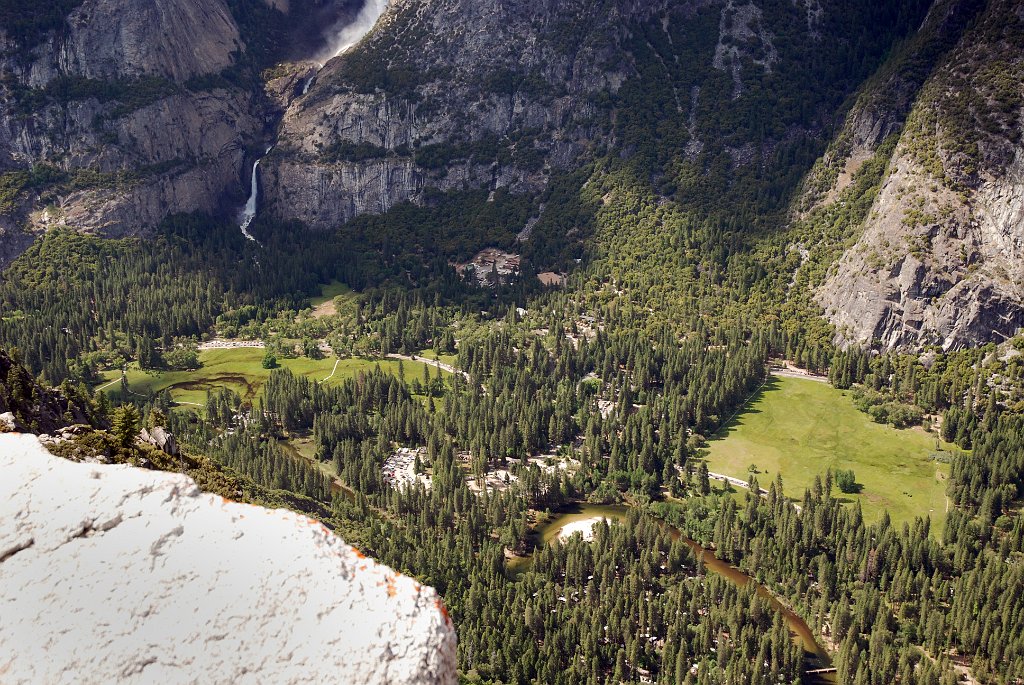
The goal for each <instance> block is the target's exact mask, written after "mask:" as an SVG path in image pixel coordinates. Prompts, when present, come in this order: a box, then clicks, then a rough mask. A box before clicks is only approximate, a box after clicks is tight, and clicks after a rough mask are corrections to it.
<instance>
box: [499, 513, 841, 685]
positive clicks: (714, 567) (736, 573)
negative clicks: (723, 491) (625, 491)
mask: <svg viewBox="0 0 1024 685" xmlns="http://www.w3.org/2000/svg"><path fill="white" fill-rule="evenodd" d="M628 511H629V507H626V506H622V505H591V504H584V505H577V506H576V507H574V508H572V509H570V510H566V511H563V512H560V513H558V514H556V515H555V517H554V518H553V519H551V521H549V522H548V523H546V524H544V525H543V526H541V527H540V528H539V529H538V530H537V531H536V534H537V537H538V538H539V543H540V544H548V543H550V542H551V541H552V540H554V539H555V538H557V537H558V536H559V535H560V534H561V533H562V532H563V530H566V529H567V528H568V530H580V529H582V528H584V527H586V522H588V521H596V520H598V519H602V518H603V519H607V520H609V521H623V520H625V519H626V515H627V512H628ZM664 525H665V527H666V528H668V529H669V532H670V533H671V535H672V537H673V538H674V539H682V540H683V542H685V543H686V544H687V545H689V547H690V549H692V550H693V552H694V555H695V556H697V557H698V558H699V559H701V561H703V563H704V567H705V568H706V569H707V570H709V571H711V572H712V573H716V574H718V575H720V576H722V577H723V578H726V579H727V580H729V581H730V582H732V583H733V584H734V585H737V586H739V587H745V586H746V585H748V584H749V583H754V585H755V586H756V589H757V594H758V595H760V596H761V597H762V598H763V599H765V600H766V601H767V602H768V603H769V604H770V605H771V607H772V608H773V609H775V610H776V611H778V612H780V613H781V614H782V617H783V618H784V619H785V621H786V625H787V627H789V631H790V633H791V634H792V635H793V641H794V642H795V643H796V644H799V645H800V646H801V647H803V650H804V652H805V654H806V655H807V658H806V660H805V670H814V669H819V668H827V667H830V666H831V665H832V661H831V658H830V657H829V654H828V652H827V651H826V650H825V648H824V647H823V646H822V645H821V644H819V643H818V641H817V639H816V638H815V636H814V631H812V630H811V627H810V626H808V625H807V622H806V621H804V620H803V619H802V618H800V616H798V615H797V614H796V612H794V611H793V610H792V609H790V608H789V607H787V606H786V605H785V604H783V603H782V602H781V601H780V600H779V599H778V597H776V596H775V595H774V594H773V593H772V592H771V590H769V589H768V588H766V587H765V586H764V585H762V584H760V583H758V582H757V581H756V580H754V579H753V578H751V577H750V576H748V575H747V574H746V573H744V572H743V571H741V570H739V569H738V568H736V567H735V566H732V565H730V564H728V563H726V562H724V561H722V560H721V559H719V558H718V557H716V556H715V553H714V551H712V550H710V549H707V548H705V547H703V546H701V545H700V543H698V542H695V541H694V540H691V539H689V538H687V537H685V536H684V535H683V534H682V533H681V532H680V531H679V530H678V529H677V528H675V527H674V526H670V525H669V524H667V523H665V524H664ZM532 562H533V557H532V556H531V557H514V558H512V559H510V560H509V564H508V566H509V569H510V570H512V571H514V572H519V571H522V570H525V569H527V568H528V567H529V566H530V564H532ZM803 682H804V683H807V684H809V685H816V684H818V685H824V684H828V685H834V684H835V682H836V680H835V675H834V674H831V673H829V674H813V675H805V676H804V678H803Z"/></svg>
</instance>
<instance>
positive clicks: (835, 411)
mask: <svg viewBox="0 0 1024 685" xmlns="http://www.w3.org/2000/svg"><path fill="white" fill-rule="evenodd" d="M709 447H710V454H709V455H708V457H707V463H708V469H709V470H711V471H712V472H715V473H722V474H725V475H728V476H733V477H735V478H741V479H743V480H747V479H748V473H749V471H748V469H749V467H750V466H751V465H752V464H753V465H756V466H757V468H758V471H759V473H758V475H757V478H758V481H759V482H760V484H761V486H762V487H767V485H768V484H769V483H770V482H771V481H772V480H774V479H775V476H776V474H781V475H782V479H783V487H784V491H785V493H786V495H787V496H789V497H791V498H794V499H797V500H799V499H802V497H803V493H804V490H805V489H806V488H809V487H810V486H811V485H812V484H813V482H814V477H815V476H817V475H821V476H823V475H824V473H825V471H826V470H827V469H832V470H833V471H836V470H838V469H852V470H853V471H854V472H855V474H856V477H857V483H858V484H859V486H860V487H861V490H860V492H859V493H856V494H846V493H842V492H840V491H839V488H838V487H837V486H836V487H834V488H833V494H834V495H835V496H836V497H840V498H843V499H845V500H847V501H849V502H852V501H853V500H854V499H857V500H860V503H861V507H862V508H863V510H864V516H865V519H867V520H868V521H877V520H878V519H879V518H880V517H881V515H882V512H883V511H884V510H886V509H887V510H888V511H889V515H890V516H891V518H892V520H893V521H897V522H901V521H910V520H913V518H914V517H915V516H925V515H928V516H931V519H932V524H933V530H934V531H936V532H939V531H941V530H942V526H943V525H944V523H945V519H946V506H947V505H946V495H945V493H946V478H947V476H948V474H949V466H948V464H944V463H941V462H939V461H936V460H934V459H932V455H933V454H935V453H936V437H935V435H934V434H929V433H926V432H925V431H924V430H923V429H920V428H915V429H905V430H896V429H894V428H892V427H890V426H886V425H882V424H878V423H874V422H873V421H872V420H871V419H870V418H869V417H868V416H867V415H866V414H864V413H863V412H860V411H858V410H857V408H856V407H854V405H853V402H852V400H851V399H850V397H848V396H847V394H846V393H844V392H842V391H840V390H836V389H835V388H833V387H831V386H829V385H828V384H826V383H820V382H817V381H813V380H806V379H799V378H781V377H773V378H772V379H770V380H769V381H768V383H766V384H765V386H764V387H763V388H762V389H761V391H759V392H758V393H757V394H756V395H755V397H754V398H752V399H751V401H750V402H749V403H748V404H747V406H746V407H745V408H744V409H743V411H741V412H740V413H739V414H737V416H736V417H735V418H733V419H732V421H730V422H729V423H728V424H727V425H726V426H725V428H724V429H723V430H722V431H720V432H719V434H718V435H716V436H714V438H713V439H712V440H710V441H709ZM946 447H948V446H945V445H943V446H942V448H943V449H945V448H946Z"/></svg>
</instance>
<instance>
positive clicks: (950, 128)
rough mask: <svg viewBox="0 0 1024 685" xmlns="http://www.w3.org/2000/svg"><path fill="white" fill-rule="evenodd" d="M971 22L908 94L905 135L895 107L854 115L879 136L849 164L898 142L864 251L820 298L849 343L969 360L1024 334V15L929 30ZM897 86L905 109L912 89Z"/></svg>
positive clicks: (857, 147) (983, 11)
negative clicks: (965, 355) (958, 353)
mask: <svg viewBox="0 0 1024 685" xmlns="http://www.w3.org/2000/svg"><path fill="white" fill-rule="evenodd" d="M965 12H972V13H974V14H976V15H977V19H976V22H975V24H974V25H973V27H972V28H971V29H970V30H969V31H967V32H966V33H965V34H964V35H963V36H962V37H960V38H959V40H958V41H957V42H956V43H955V44H954V46H953V47H952V49H951V50H950V51H949V52H948V53H947V54H945V55H944V56H943V57H941V58H940V59H939V60H938V62H937V64H936V65H935V66H934V68H933V70H932V71H931V72H929V76H928V78H927V79H926V80H925V81H923V83H921V84H920V85H919V86H918V85H917V84H913V83H911V84H909V85H910V86H911V88H910V89H909V90H910V92H912V93H913V96H912V98H911V99H910V102H911V103H912V107H910V108H909V114H908V115H906V116H905V125H902V124H903V118H901V117H900V116H899V115H900V113H901V110H902V109H903V107H894V106H892V104H891V101H890V103H889V106H888V107H885V108H878V107H862V108H860V109H858V110H857V111H855V114H854V116H853V117H851V124H853V127H852V128H853V130H854V131H868V132H869V133H868V134H867V135H861V136H859V138H858V137H856V136H855V137H853V141H854V144H853V145H851V146H850V147H849V148H847V151H846V155H845V157H844V159H845V160H846V163H847V164H849V165H852V166H854V167H855V166H856V164H857V163H858V160H863V159H866V157H867V156H869V155H870V153H871V152H872V151H873V150H874V149H875V148H877V146H878V144H879V143H880V142H881V139H882V138H883V137H884V136H885V135H887V134H888V132H891V131H894V130H895V131H899V142H898V144H897V145H896V147H895V151H894V153H893V155H892V157H891V159H890V161H889V168H888V171H887V175H886V178H885V180H884V183H883V185H882V187H881V189H880V191H879V192H878V195H877V197H876V198H875V200H874V204H873V206H872V209H871V212H870V214H869V216H868V217H867V220H866V222H865V224H864V226H863V230H862V231H861V233H860V235H859V237H858V239H857V240H856V243H855V244H854V245H852V247H850V248H849V249H848V250H847V251H846V253H845V254H844V255H843V257H842V258H841V260H840V261H839V262H838V264H837V265H835V266H834V268H833V269H832V270H831V272H830V274H829V277H828V278H827V280H826V281H825V283H824V284H823V285H822V287H821V288H820V289H819V291H818V294H817V297H818V300H819V302H820V303H821V304H822V306H823V307H824V308H825V310H826V314H827V316H828V317H829V319H830V320H831V321H832V322H833V323H834V324H835V325H836V328H837V331H838V338H839V341H840V342H841V343H874V344H877V345H880V346H881V347H883V348H887V349H891V348H917V347H921V346H923V345H940V346H941V347H943V348H944V349H958V348H962V347H965V346H969V345H972V344H977V343H979V342H988V341H995V342H999V341H1002V340H1004V339H1006V338H1007V337H1009V336H1012V335H1014V334H1015V333H1016V332H1017V331H1018V330H1019V329H1020V328H1021V327H1024V146H1022V144H1021V136H1022V133H1024V125H1022V120H1021V113H1022V106H1024V59H1022V57H1021V55H1022V49H1024V42H1022V36H1024V9H1022V8H1021V7H1020V6H1019V5H1016V4H1015V3H1011V2H1004V1H1002V0H994V1H993V2H990V3H988V4H987V6H986V5H985V4H984V3H967V2H960V3H948V2H947V3H939V4H937V5H936V7H934V8H933V10H932V16H931V17H930V19H931V20H932V22H933V23H934V24H935V25H936V26H938V27H939V29H940V30H941V26H942V25H944V24H946V25H948V22H947V20H948V19H949V18H955V20H956V21H957V22H960V23H962V22H963V21H964V17H963V16H962V15H963V13H965ZM885 85H886V86H889V90H888V91H887V92H889V93H895V94H897V96H899V97H900V98H901V99H902V100H903V101H904V102H906V101H907V98H906V96H905V94H906V92H907V91H908V88H906V87H905V86H907V85H908V84H907V83H906V81H905V80H904V81H900V80H899V79H890V80H889V81H888V82H886V84H885ZM892 86H896V87H892ZM900 86H904V87H903V88H900ZM914 86H917V87H914ZM868 99H870V98H868ZM894 120H895V121H896V123H897V125H896V126H894V125H893V121H894ZM848 177H849V175H848V174H847V175H846V176H845V178H847V179H848ZM843 178H844V177H843V176H842V175H841V177H840V181H838V182H837V185H838V184H839V183H842V179H843Z"/></svg>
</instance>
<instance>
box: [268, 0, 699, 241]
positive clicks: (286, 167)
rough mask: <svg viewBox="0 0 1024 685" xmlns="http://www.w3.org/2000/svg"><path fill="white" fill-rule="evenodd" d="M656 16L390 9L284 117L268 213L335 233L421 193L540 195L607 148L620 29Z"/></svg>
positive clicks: (506, 8)
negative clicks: (565, 171)
mask: <svg viewBox="0 0 1024 685" xmlns="http://www.w3.org/2000/svg"><path fill="white" fill-rule="evenodd" d="M658 4H659V3H623V2H613V3H605V6H604V7H600V8H597V7H594V6H593V5H592V3H582V2H578V1H572V2H554V1H552V0H548V1H547V2H508V3H505V2H500V3H499V2H471V1H470V0H432V1H430V2H421V1H419V0H392V1H391V3H390V4H389V6H388V9H387V10H386V11H385V13H384V15H383V16H382V17H381V19H380V21H379V22H378V24H377V27H376V28H375V29H374V30H373V31H372V32H371V33H370V34H369V35H368V36H367V37H366V38H365V39H364V40H363V42H362V43H361V44H360V45H359V46H358V48H357V49H355V50H353V51H352V52H351V53H348V54H345V55H343V56H341V57H339V58H337V59H334V60H331V61H330V62H328V63H327V65H326V66H325V67H324V68H323V70H322V71H320V73H319V74H318V75H317V77H316V81H315V83H314V84H313V86H312V88H311V89H310V91H309V93H308V94H307V95H306V96H305V97H303V98H300V99H299V100H297V101H296V102H295V103H293V104H292V106H291V107H290V108H289V109H288V111H287V112H286V114H285V117H284V120H283V122H282V125H281V132H280V138H279V143H278V146H277V147H276V148H275V150H274V153H273V154H272V155H271V157H270V158H269V159H268V160H267V164H266V167H265V170H264V174H263V182H264V185H265V187H266V196H267V202H268V205H269V209H270V211H271V212H272V213H273V214H275V215H277V216H278V217H281V218H297V219H301V220H303V221H305V222H307V223H308V224H310V225H313V226H317V227H323V228H327V227H334V226H337V225H338V224H340V223H341V222H343V221H344V220H346V219H349V218H351V217H352V216H354V215H356V214H361V213H365V212H373V213H377V212H383V211H386V210H387V209H388V208H389V207H391V206H393V205H394V204H395V203H397V202H401V201H404V200H410V199H411V200H417V199H419V198H420V196H421V194H422V191H423V190H424V189H425V188H427V187H431V188H436V189H439V190H450V189H464V188H476V187H479V186H481V185H486V186H488V187H490V188H491V189H494V188H498V187H507V188H510V189H512V190H513V191H519V192H524V191H531V190H532V191H536V190H539V189H540V188H542V187H543V186H544V184H545V180H546V176H547V174H548V173H550V169H551V168H552V167H555V168H564V167H566V166H568V165H569V164H570V163H571V162H572V161H574V160H577V159H578V158H579V157H580V155H581V154H582V153H583V152H584V151H586V150H588V149H590V148H591V147H592V146H594V145H595V144H597V143H599V142H600V138H601V135H600V131H599V130H597V128H596V126H595V121H594V119H595V115H596V108H595V105H594V103H593V102H591V96H593V95H595V94H597V93H599V92H602V91H614V90H615V89H616V88H617V87H618V86H619V85H620V84H621V83H622V81H623V80H624V79H625V78H626V76H627V75H628V74H629V73H630V67H629V65H628V64H624V63H621V62H618V61H616V60H615V59H614V57H616V55H617V54H618V52H617V50H616V48H617V46H616V43H617V41H619V40H620V39H621V38H622V34H623V28H622V26H623V24H624V23H627V22H630V21H634V20H637V19H639V18H641V17H644V16H649V15H650V14H651V13H652V12H654V11H655V10H656V9H657V5H658ZM685 5H688V3H680V10H683V9H686V8H685V7H684V6H685ZM573 21H575V23H576V25H573V23H572V22H573ZM499 150H502V151H504V152H506V153H507V154H505V155H502V156H501V157H503V158H502V159H498V157H499V155H498V151H499Z"/></svg>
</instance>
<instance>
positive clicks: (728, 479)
mask: <svg viewBox="0 0 1024 685" xmlns="http://www.w3.org/2000/svg"><path fill="white" fill-rule="evenodd" d="M708 478H710V479H711V480H718V481H722V482H724V483H728V484H729V485H735V486H736V487H738V488H743V489H744V490H749V489H750V483H748V482H747V481H745V480H740V479H739V478H733V477H732V476H727V475H725V474H724V473H712V472H711V471H708ZM758 489H759V490H760V491H761V492H759V493H758V494H760V495H761V497H765V498H767V497H768V491H767V490H765V489H764V488H758ZM793 506H794V507H795V508H796V510H797V512H798V513H799V511H800V505H799V504H793Z"/></svg>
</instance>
